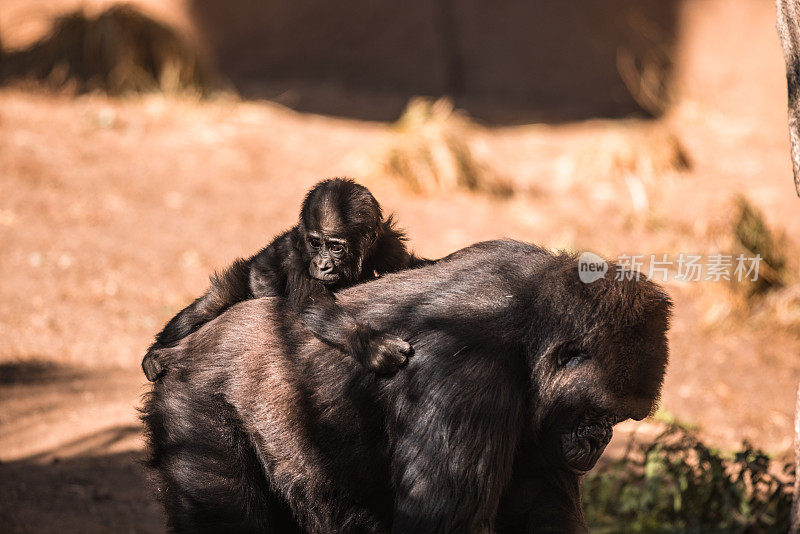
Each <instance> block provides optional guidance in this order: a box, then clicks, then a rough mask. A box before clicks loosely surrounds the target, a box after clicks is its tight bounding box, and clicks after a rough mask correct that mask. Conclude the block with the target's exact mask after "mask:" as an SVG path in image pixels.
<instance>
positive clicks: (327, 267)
mask: <svg viewBox="0 0 800 534" xmlns="http://www.w3.org/2000/svg"><path fill="white" fill-rule="evenodd" d="M314 263H315V264H316V265H317V269H318V270H319V272H320V273H322V274H325V273H328V272H330V271H332V270H333V262H332V261H331V260H330V259H328V258H322V259H319V258H317V259H316V260H314Z"/></svg>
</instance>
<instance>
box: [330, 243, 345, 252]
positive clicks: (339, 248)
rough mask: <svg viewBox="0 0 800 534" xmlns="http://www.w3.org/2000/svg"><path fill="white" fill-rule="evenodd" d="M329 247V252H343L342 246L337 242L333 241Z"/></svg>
mask: <svg viewBox="0 0 800 534" xmlns="http://www.w3.org/2000/svg"><path fill="white" fill-rule="evenodd" d="M330 248H331V252H333V253H334V254H341V253H342V252H344V247H343V246H342V245H340V244H339V243H334V244H333V245H331V247H330Z"/></svg>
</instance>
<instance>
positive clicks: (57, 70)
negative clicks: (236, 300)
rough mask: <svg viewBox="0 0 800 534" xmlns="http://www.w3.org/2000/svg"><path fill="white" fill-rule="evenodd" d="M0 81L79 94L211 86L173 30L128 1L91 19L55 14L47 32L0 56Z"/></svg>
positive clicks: (203, 91) (202, 90) (191, 49)
mask: <svg viewBox="0 0 800 534" xmlns="http://www.w3.org/2000/svg"><path fill="white" fill-rule="evenodd" d="M0 75H2V78H3V80H4V81H11V80H26V79H34V80H38V81H41V82H44V83H45V84H46V85H48V86H51V87H54V88H59V89H61V88H74V89H75V90H77V91H80V92H87V91H95V90H101V91H105V92H107V93H109V94H113V95H119V94H123V93H129V92H137V93H140V92H148V91H164V92H171V93H174V92H191V93H197V94H200V95H207V94H209V93H210V92H211V91H212V90H213V89H214V88H215V77H214V75H213V73H212V70H211V68H210V67H209V66H208V65H207V64H206V63H205V62H204V61H203V60H202V58H201V57H200V54H199V53H198V51H197V48H196V47H195V46H193V44H192V43H191V42H190V41H189V40H188V39H186V38H185V37H184V36H182V35H181V34H180V33H179V32H178V31H176V30H175V29H173V28H170V27H168V26H166V25H164V24H162V23H160V22H157V21H155V20H153V19H151V18H150V17H148V16H147V15H145V14H144V13H142V12H141V11H140V10H138V9H137V8H135V7H133V6H130V5H124V4H122V5H115V6H113V7H111V8H109V9H108V10H106V11H104V12H102V13H101V14H100V15H98V16H97V17H96V18H88V17H87V16H86V15H85V14H84V13H82V12H80V11H78V12H74V13H71V14H68V15H65V16H63V17H60V18H58V19H57V20H56V21H55V23H54V25H53V29H52V31H51V33H50V35H49V36H47V37H45V38H44V39H42V40H40V41H39V42H37V43H35V44H33V45H32V46H31V47H30V48H28V49H25V50H21V51H17V52H9V53H6V54H4V55H3V56H2V64H0Z"/></svg>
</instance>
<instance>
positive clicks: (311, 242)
mask: <svg viewBox="0 0 800 534" xmlns="http://www.w3.org/2000/svg"><path fill="white" fill-rule="evenodd" d="M308 244H309V245H311V248H320V247H321V246H322V241H320V240H319V239H317V238H316V237H312V238H310V239H309V240H308Z"/></svg>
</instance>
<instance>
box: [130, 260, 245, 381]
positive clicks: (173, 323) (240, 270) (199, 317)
mask: <svg viewBox="0 0 800 534" xmlns="http://www.w3.org/2000/svg"><path fill="white" fill-rule="evenodd" d="M251 261H252V260H241V259H239V260H236V261H235V262H234V263H233V265H231V266H230V267H228V268H227V269H225V271H223V272H222V273H219V274H215V275H214V276H213V277H212V278H211V286H210V287H209V288H208V291H206V293H205V294H204V295H203V296H202V297H200V298H198V299H196V300H195V301H194V302H192V303H191V304H189V305H188V306H186V307H185V308H184V309H182V310H181V311H180V312H178V314H177V315H176V316H175V317H173V318H172V319H170V321H169V322H168V323H167V325H166V326H165V327H164V328H163V329H162V330H161V332H159V333H158V334H157V335H156V341H155V343H153V344H152V345H151V346H150V348H149V349H148V350H147V354H145V355H144V358H143V359H142V370H143V371H144V374H145V376H146V377H147V379H148V380H150V381H151V382H152V381H154V380H156V379H158V377H159V376H161V374H162V373H163V372H164V369H163V367H162V366H161V364H160V363H159V361H158V358H157V356H156V355H157V351H158V349H161V348H164V347H170V346H172V345H174V344H176V343H177V342H178V341H180V340H181V339H183V338H185V337H186V336H188V335H189V334H191V333H192V332H194V331H195V330H197V329H198V328H200V327H201V326H203V325H204V324H206V323H207V322H209V321H211V320H213V319H215V318H216V317H218V316H220V315H221V314H222V313H223V312H224V311H225V310H227V309H228V308H230V307H231V306H233V305H234V304H236V303H237V302H241V301H243V300H248V299H250V298H253V295H252V292H251V291H250V265H251Z"/></svg>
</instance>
